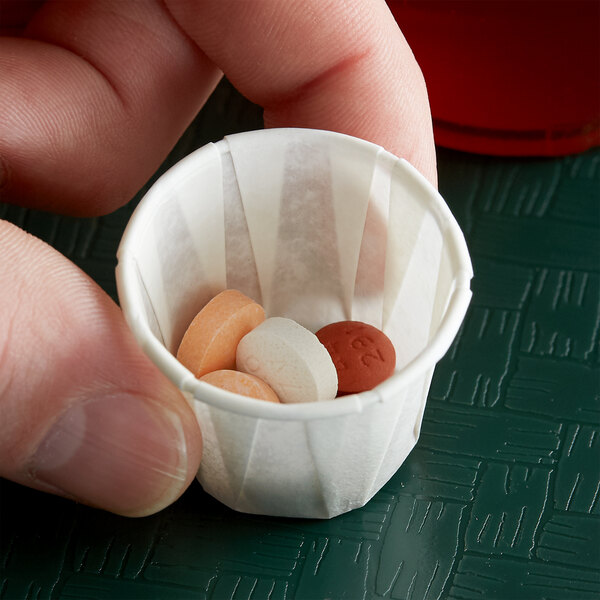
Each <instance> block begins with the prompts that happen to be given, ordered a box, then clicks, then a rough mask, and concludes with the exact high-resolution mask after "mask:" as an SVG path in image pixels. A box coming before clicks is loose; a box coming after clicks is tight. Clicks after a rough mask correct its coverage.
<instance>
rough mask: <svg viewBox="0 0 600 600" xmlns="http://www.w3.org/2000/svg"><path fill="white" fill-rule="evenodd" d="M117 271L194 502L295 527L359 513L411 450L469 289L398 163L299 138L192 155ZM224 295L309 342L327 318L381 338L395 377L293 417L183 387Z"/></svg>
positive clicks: (454, 244) (239, 140) (437, 210)
mask: <svg viewBox="0 0 600 600" xmlns="http://www.w3.org/2000/svg"><path fill="white" fill-rule="evenodd" d="M118 259H119V262H118V266H117V286H118V293H119V298H120V302H121V306H122V309H123V312H124V314H125V317H126V319H127V322H128V323H129V325H130V327H131V329H132V330H133V332H134V335H135V336H136V338H137V340H138V342H139V343H140V344H141V346H142V347H143V349H144V350H145V351H146V353H147V354H148V355H149V356H150V357H151V358H152V360H153V361H154V362H155V363H156V365H157V366H158V367H159V368H160V369H161V370H162V371H163V372H164V373H165V374H166V375H167V376H168V377H169V378H170V379H171V380H172V381H173V382H174V383H175V384H176V385H177V386H178V387H179V388H180V389H181V390H182V391H183V393H184V394H185V395H186V397H187V398H188V399H189V401H190V403H191V405H192V407H193V408H194V411H195V413H196V415H197V417H198V420H199V423H200V426H201V429H202V432H203V437H204V455H203V459H202V464H201V466H200V470H199V472H198V479H199V481H200V483H201V484H202V486H203V488H204V489H205V490H206V491H207V492H208V493H209V494H211V495H213V496H214V497H215V498H217V499H218V500H220V501H221V502H223V503H225V504H226V505H228V506H230V507H231V508H233V509H235V510H238V511H242V512H248V513H255V514H264V515H273V516H286V517H308V518H329V517H333V516H336V515H339V514H341V513H344V512H346V511H349V510H352V509H354V508H357V507H360V506H363V505H364V504H365V503H366V502H368V500H369V499H370V498H371V497H372V496H373V495H374V494H375V493H376V492H377V491H378V490H379V489H380V488H381V487H382V486H383V485H384V484H385V483H386V481H387V480H388V479H389V478H390V477H391V476H392V475H393V474H394V473H395V471H396V470H397V469H398V467H399V466H400V465H401V464H402V462H403V461H404V459H405V458H406V456H407V455H408V454H409V452H410V451H411V449H412V448H413V447H414V445H415V443H416V441H417V438H418V435H419V430H420V425H421V419H422V416H423V411H424V408H425V401H426V398H427V394H428V390H429V384H430V381H431V377H432V374H433V369H434V366H435V364H436V362H437V361H438V360H439V359H440V358H441V357H442V356H443V355H444V353H445V352H446V350H447V349H448V347H449V345H450V343H451V342H452V340H453V339H454V337H455V335H456V333H457V331H458V328H459V326H460V324H461V322H462V320H463V317H464V314H465V312H466V309H467V306H468V304H469V301H470V297H471V291H470V288H469V285H470V279H471V277H472V275H473V272H472V268H471V262H470V259H469V254H468V251H467V247H466V244H465V240H464V237H463V235H462V232H461V231H460V228H459V227H458V225H457V223H456V221H455V219H454V217H453V216H452V214H451V212H450V210H449V209H448V207H447V205H446V204H445V202H444V201H443V199H442V198H441V197H440V195H439V194H438V193H437V191H436V190H435V189H434V188H433V187H432V186H431V185H430V184H429V183H428V182H427V181H426V180H425V178H424V177H423V176H422V175H420V174H419V173H418V172H417V171H416V170H415V169H414V168H413V167H412V166H411V165H409V164H408V163H407V162H406V161H405V160H402V159H399V158H397V157H395V156H393V155H391V154H390V153H388V152H386V151H385V150H383V149H382V148H380V147H379V146H376V145H374V144H371V143H369V142H365V141H363V140H359V139H356V138H352V137H349V136H346V135H341V134H337V133H332V132H328V131H317V130H308V129H270V130H261V131H254V132H249V133H242V134H236V135H232V136H229V137H227V138H225V139H224V140H222V141H221V142H218V143H216V144H209V145H208V146H205V147H203V148H201V149H199V150H197V151H195V152H194V153H192V154H190V155H189V156H188V157H186V158H185V159H183V160H182V161H181V162H179V163H178V164H177V165H175V166H174V167H173V168H172V169H170V170H169V171H168V172H167V173H166V174H165V175H163V176H162V177H161V178H160V179H159V180H158V181H157V182H156V183H155V184H154V186H153V187H152V188H151V189H150V190H149V191H148V193H147V194H146V196H145V197H144V199H143V200H142V201H141V203H140V204H139V206H138V207H137V208H136V210H135V212H134V214H133V216H132V217H131V221H130V222H129V224H128V226H127V229H126V231H125V233H124V236H123V239H122V241H121V245H120V247H119V251H118ZM226 288H235V289H238V290H240V291H241V292H243V293H244V294H246V295H248V296H250V297H251V298H253V299H254V300H256V301H257V302H259V303H261V304H262V305H263V306H264V308H265V311H266V314H267V316H268V317H270V316H282V317H288V318H291V319H294V320H296V321H297V322H299V323H300V324H301V325H303V326H304V327H307V328H308V329H310V330H311V331H316V330H318V329H319V328H321V327H322V326H324V325H327V324H329V323H332V322H335V321H341V320H357V321H364V322H366V323H369V324H371V325H374V326H375V327H378V328H380V329H382V330H383V331H384V332H385V333H386V334H387V335H388V336H389V337H390V339H391V340H392V342H393V344H394V347H395V349H396V355H397V364H396V370H395V373H394V374H393V375H392V376H391V377H390V378H389V379H388V380H386V381H385V382H383V383H382V384H380V385H379V386H377V387H376V388H375V389H373V390H370V391H368V392H364V393H362V394H354V395H349V396H344V397H341V398H338V399H335V400H331V401H326V402H317V403H301V404H293V405H289V404H288V405H285V404H273V403H270V402H262V401H260V400H254V399H251V398H245V397H243V396H239V395H237V394H233V393H231V392H227V391H224V390H220V389H218V388H215V387H213V386H210V385H209V384H207V383H205V382H201V381H199V380H197V379H196V378H195V377H194V376H193V375H192V374H191V373H190V372H189V371H188V370H187V369H186V368H185V367H184V366H183V365H181V364H180V363H179V362H178V361H177V360H176V358H175V354H176V352H177V348H178V345H179V342H180V341H181V338H182V337H183V334H184V332H185V330H186V328H187V326H188V325H189V323H190V322H191V320H192V319H193V317H194V316H195V315H196V313H197V312H198V311H199V310H200V309H201V308H202V307H203V306H204V304H206V303H207V302H208V301H209V300H210V299H211V298H212V297H213V296H214V295H216V294H217V293H219V292H220V291H222V290H224V289H226Z"/></svg>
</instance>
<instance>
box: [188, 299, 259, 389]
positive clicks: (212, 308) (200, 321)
mask: <svg viewBox="0 0 600 600" xmlns="http://www.w3.org/2000/svg"><path fill="white" fill-rule="evenodd" d="M264 320H265V311H264V309H263V307H262V306H260V304H257V303H256V302H254V300H252V299H251V298H248V296H245V295H244V294H242V293H241V292H239V291H238V290H225V291H223V292H221V293H220V294H217V295H216V296H215V297H214V298H213V299H212V300H211V301H210V302H209V303H208V304H206V306H205V307H204V308H203V309H202V310H201V311H200V312H199V313H198V314H197V315H196V316H195V317H194V320H193V321H192V322H191V323H190V326H189V327H188V329H187V331H186V332H185V334H184V336H183V339H182V340H181V344H180V345H179V350H177V359H178V360H179V362H180V363H181V364H182V365H184V366H185V367H187V368H188V369H189V370H190V371H191V372H192V373H193V374H194V375H195V376H196V377H202V376H203V375H206V373H210V372H211V371H219V370H221V369H231V370H233V369H235V353H236V350H237V346H238V344H239V342H240V340H241V339H242V338H243V337H244V336H245V335H246V334H247V333H249V332H250V331H252V329H254V328H255V327H256V326H257V325H259V324H260V323H262V322H263V321H264Z"/></svg>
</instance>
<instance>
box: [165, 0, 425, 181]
mask: <svg viewBox="0 0 600 600" xmlns="http://www.w3.org/2000/svg"><path fill="white" fill-rule="evenodd" d="M166 3H167V6H168V7H169V9H170V11H171V12H172V14H173V16H174V17H175V19H176V20H177V21H178V23H179V25H180V26H181V27H182V28H183V29H184V30H185V31H186V32H187V33H188V34H189V35H190V37H191V38H192V39H193V40H194V41H195V42H196V43H197V44H198V45H199V46H200V48H201V49H202V50H203V52H204V53H205V54H206V55H207V56H208V57H209V58H210V59H211V60H212V61H213V62H214V63H215V64H216V65H218V66H219V67H220V68H221V69H222V70H223V71H224V73H225V75H226V76H227V77H228V78H229V79H230V81H231V82H232V83H233V84H234V85H235V86H236V87H237V88H238V89H239V90H240V91H241V92H242V93H243V94H244V95H245V96H246V97H247V98H249V99H250V100H252V101H253V102H255V103H256V104H260V105H261V106H263V107H264V109H265V112H264V119H265V125H266V126H268V127H286V126H295V127H310V128H316V129H330V130H334V131H339V132H341V133H347V134H350V135H354V136H357V137H361V138H364V139H367V140H369V141H373V142H375V143H377V144H379V145H381V146H383V147H384V148H386V149H387V150H389V151H391V152H393V153H394V154H397V155H399V156H402V157H404V158H406V159H407V160H409V162H411V163H412V164H413V165H414V166H415V167H417V168H418V169H419V170H420V171H421V172H422V173H423V174H424V175H425V176H426V177H427V178H428V179H429V180H430V181H431V182H432V183H433V184H434V185H435V184H436V182H437V176H436V166H435V148H434V144H433V132H432V125H431V114H430V110H429V103H428V99H427V90H426V87H425V82H424V80H423V76H422V74H421V71H420V69H419V66H418V65H417V62H416V60H415V58H414V56H413V54H412V51H411V50H410V48H409V46H408V44H407V43H406V40H405V39H404V36H403V35H402V33H401V31H400V29H399V28H398V26H397V24H396V22H395V20H394V18H393V16H392V15H391V13H390V11H389V10H388V8H387V6H386V4H385V2H384V1H383V0H346V1H345V2H340V1H339V0H303V1H302V2H298V1H289V2H288V1H286V2H281V0H245V1H243V2H240V1H239V0H208V1H205V2H202V3H201V4H199V3H198V2H197V1H195V0H167V2H166ZM200 8H201V10H200Z"/></svg>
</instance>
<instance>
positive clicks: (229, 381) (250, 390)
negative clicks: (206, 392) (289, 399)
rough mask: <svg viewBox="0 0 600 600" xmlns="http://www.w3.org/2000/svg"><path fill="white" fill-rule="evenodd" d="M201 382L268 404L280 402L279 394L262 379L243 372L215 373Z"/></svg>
mask: <svg viewBox="0 0 600 600" xmlns="http://www.w3.org/2000/svg"><path fill="white" fill-rule="evenodd" d="M200 381H206V383H210V384H211V385H214V386H216V387H218V388H221V389H223V390H227V391H229V392H234V393H235V394H240V395H241V396H248V398H257V399H258V400H266V401H267V402H279V398H278V397H277V394H276V393H275V392H274V391H273V389H272V388H271V387H269V386H268V385H267V384H266V383H265V382H264V381H263V380H262V379H259V378H258V377H255V376H254V375H250V374H249V373H242V372H241V371H230V370H228V369H225V370H221V371H213V372H212V373H207V374H206V375H204V376H203V377H200Z"/></svg>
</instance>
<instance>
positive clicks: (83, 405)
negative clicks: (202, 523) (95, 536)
mask: <svg viewBox="0 0 600 600" xmlns="http://www.w3.org/2000/svg"><path fill="white" fill-rule="evenodd" d="M186 467H187V460H186V444H185V436H184V432H183V427H182V424H181V421H180V419H179V417H178V416H177V415H176V414H174V413H171V412H169V411H168V410H167V409H165V408H164V407H160V406H157V405H155V404H152V403H149V402H147V401H145V400H143V399H141V398H138V397H135V396H130V395H115V396H109V397H103V398H98V399H90V400H86V401H82V402H76V403H75V404H73V405H72V406H71V407H70V408H69V409H68V410H67V411H66V412H65V413H64V414H63V415H62V416H61V417H60V418H59V419H58V420H57V421H56V423H54V425H53V426H52V428H51V429H50V431H49V432H48V434H47V435H46V437H45V438H44V440H43V441H42V443H41V444H40V445H39V447H38V449H37V451H36V452H35V454H34V457H33V461H32V469H31V471H32V474H33V476H34V477H35V478H36V479H37V480H39V481H42V482H44V483H46V484H49V485H50V486H53V487H54V488H57V491H58V492H62V493H63V494H64V495H67V496H70V497H73V498H75V499H76V500H79V501H81V502H83V503H85V504H90V505H92V506H96V507H99V508H104V509H106V510H109V511H111V512H116V513H119V514H125V515H135V516H141V515H143V514H151V513H153V512H156V510H159V509H160V508H163V507H164V506H166V505H167V504H170V502H172V501H173V500H175V499H176V498H177V497H178V496H179V494H180V493H181V491H182V489H183V486H184V485H185V482H186V475H187V469H186Z"/></svg>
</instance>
